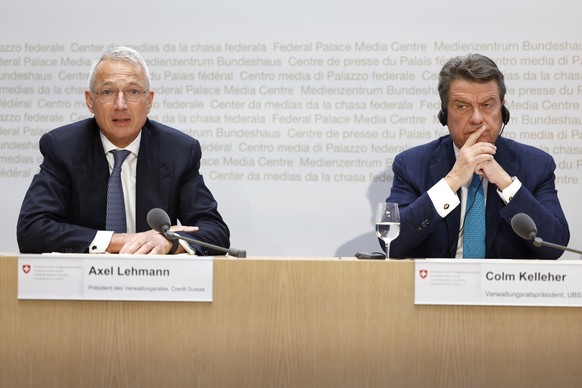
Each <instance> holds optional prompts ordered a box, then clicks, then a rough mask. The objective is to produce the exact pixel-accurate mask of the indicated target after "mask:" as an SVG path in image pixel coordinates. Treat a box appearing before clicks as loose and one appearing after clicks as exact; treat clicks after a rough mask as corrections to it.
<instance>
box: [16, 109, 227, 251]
mask: <svg viewBox="0 0 582 388" xmlns="http://www.w3.org/2000/svg"><path fill="white" fill-rule="evenodd" d="M39 144H40V151H41V153H42V155H43V156H44V160H43V162H42V164H41V166H40V172H39V173H38V174H37V175H35V176H34V178H33V180H32V183H31V185H30V187H29V189H28V192H27V193H26V196H25V198H24V201H23V204H22V209H21V211H20V215H19V218H18V225H17V238H18V245H19V248H20V251H21V252H27V253H40V252H70V253H73V252H87V250H88V245H89V243H90V242H91V241H92V240H93V238H94V237H95V233H96V232H97V231H98V230H105V213H106V201H107V183H108V180H109V167H108V164H107V160H106V157H105V153H104V152H105V151H104V150H103V145H102V143H101V139H100V137H99V127H98V126H97V122H96V121H95V119H93V118H91V119H86V120H82V121H79V122H76V123H73V124H69V125H66V126H63V127H60V128H57V129H55V130H52V131H50V132H48V133H46V134H44V135H43V136H42V137H41V139H40V143H39ZM201 155H202V151H201V149H200V144H199V143H198V141H197V140H195V139H193V138H192V137H190V136H187V135H186V134H184V133H182V132H180V131H178V130H176V129H173V128H170V127H168V126H165V125H163V124H160V123H157V122H154V121H152V120H147V121H146V123H145V125H144V127H143V128H142V132H141V143H140V148H139V155H138V162H137V177H136V220H135V222H136V229H137V231H138V232H142V231H146V230H149V229H151V228H150V227H149V226H148V224H147V219H146V217H147V213H148V212H149V211H150V209H152V208H155V207H159V208H162V209H164V210H165V211H166V212H167V213H168V215H169V216H170V220H171V222H172V225H175V224H176V220H177V219H179V220H180V222H181V223H182V224H183V225H191V226H198V227H199V228H200V231H199V232H197V233H195V234H191V235H189V237H192V238H195V239H198V240H201V241H205V242H208V243H211V244H215V245H220V246H223V247H228V246H229V237H230V233H229V230H228V227H227V226H226V224H225V223H224V221H223V220H222V217H221V216H220V214H219V213H218V211H217V203H216V201H215V199H214V197H213V196H212V194H211V192H210V191H209V189H208V188H207V187H206V185H205V184H204V180H203V178H202V175H200V172H199V168H200V158H201ZM181 233H182V232H181ZM196 248H197V250H198V251H200V253H202V254H207V253H212V252H206V251H205V250H204V249H202V248H199V247H196Z"/></svg>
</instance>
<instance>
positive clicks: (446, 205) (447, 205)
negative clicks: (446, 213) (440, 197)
mask: <svg viewBox="0 0 582 388" xmlns="http://www.w3.org/2000/svg"><path fill="white" fill-rule="evenodd" d="M450 206H451V205H449V204H448V203H445V206H443V209H445V210H449V207H450Z"/></svg>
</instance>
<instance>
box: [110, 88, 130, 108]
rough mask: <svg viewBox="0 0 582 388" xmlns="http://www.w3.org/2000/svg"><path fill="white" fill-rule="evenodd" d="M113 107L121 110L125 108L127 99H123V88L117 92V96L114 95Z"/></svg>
mask: <svg viewBox="0 0 582 388" xmlns="http://www.w3.org/2000/svg"><path fill="white" fill-rule="evenodd" d="M113 108H114V109H117V110H123V109H126V108H127V100H126V99H125V94H124V92H123V90H120V91H118V92H117V96H115V101H114V104H113Z"/></svg>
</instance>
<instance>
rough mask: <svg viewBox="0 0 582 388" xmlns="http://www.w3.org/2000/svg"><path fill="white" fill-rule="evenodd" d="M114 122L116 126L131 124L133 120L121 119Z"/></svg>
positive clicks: (115, 119)
mask: <svg viewBox="0 0 582 388" xmlns="http://www.w3.org/2000/svg"><path fill="white" fill-rule="evenodd" d="M112 121H113V122H114V123H115V124H128V123H130V122H131V119H129V118H125V117H120V118H114V119H113V120H112Z"/></svg>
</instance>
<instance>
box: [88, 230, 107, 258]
mask: <svg viewBox="0 0 582 388" xmlns="http://www.w3.org/2000/svg"><path fill="white" fill-rule="evenodd" d="M112 238H113V232H112V231H107V230H99V231H97V234H95V238H94V239H93V241H91V244H89V253H106V252H107V247H108V246H109V243H111V239H112Z"/></svg>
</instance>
